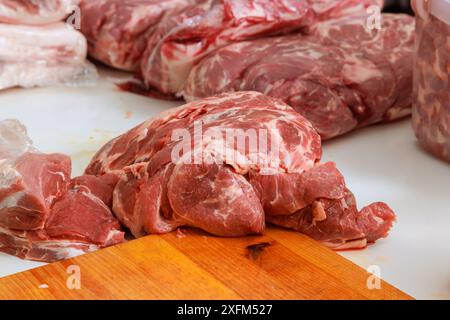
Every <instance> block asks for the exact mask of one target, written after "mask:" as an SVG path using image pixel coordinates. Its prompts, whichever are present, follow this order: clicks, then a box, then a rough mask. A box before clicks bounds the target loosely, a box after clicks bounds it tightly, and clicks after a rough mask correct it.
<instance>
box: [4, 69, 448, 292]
mask: <svg viewBox="0 0 450 320" xmlns="http://www.w3.org/2000/svg"><path fill="white" fill-rule="evenodd" d="M101 75H102V76H101V80H100V81H99V84H98V85H97V86H96V87H90V88H41V89H29V90H25V89H13V90H8V91H4V92H0V120H1V119H6V118H17V119H18V120H20V121H22V122H23V123H24V124H25V125H26V126H27V127H28V131H29V135H30V136H31V138H32V139H33V141H34V143H35V145H36V147H38V148H39V149H40V150H41V151H43V152H62V153H66V154H69V155H70V156H71V157H72V161H73V167H74V175H78V174H81V173H82V171H83V168H84V167H85V166H86V164H87V163H88V162H89V159H90V157H92V155H93V154H94V153H95V152H96V151H97V150H98V149H99V148H100V147H101V146H102V145H103V144H104V143H106V142H107V141H109V140H110V139H111V138H113V137H115V136H117V135H119V134H121V133H123V132H125V131H127V130H128V129H130V128H132V127H133V126H135V125H137V124H139V123H140V122H142V121H144V120H146V119H148V118H150V117H152V116H155V115H157V114H158V113H159V112H160V111H162V110H166V109H167V108H170V107H173V106H177V105H180V104H181V102H169V101H162V100H155V99H151V98H146V97H141V96H138V95H133V94H130V93H126V92H122V91H120V90H118V89H116V87H115V86H114V85H113V82H117V81H120V80H123V79H124V77H126V76H127V75H124V74H122V73H118V72H113V71H109V70H102V71H101ZM324 160H330V161H335V162H336V163H337V164H338V167H339V168H340V170H341V171H342V172H343V173H344V175H345V177H346V179H347V183H348V186H349V187H350V188H351V190H352V191H353V192H354V193H355V195H356V197H357V199H358V203H359V205H360V206H364V205H367V204H369V203H370V202H374V201H385V202H387V203H388V204H389V205H391V206H392V208H393V209H394V210H395V212H396V213H397V215H398V223H397V224H396V225H395V226H394V229H393V230H392V232H391V234H390V236H389V238H387V239H384V240H381V241H379V242H378V243H377V244H375V245H373V246H370V247H369V248H368V249H366V250H360V251H349V252H343V253H341V254H342V255H344V256H345V257H347V258H348V259H350V260H352V261H353V262H355V263H357V264H358V265H360V266H361V267H363V268H367V267H369V266H377V267H378V268H379V270H380V273H381V277H382V278H383V279H385V280H387V281H388V282H390V283H392V284H393V285H395V286H397V287H398V288H399V289H401V290H403V291H405V292H406V293H408V294H410V295H412V296H413V297H415V298H418V299H450V165H449V164H446V163H444V162H442V161H439V160H436V159H434V158H433V157H431V156H429V155H428V154H426V153H424V152H423V151H422V150H421V149H420V148H419V147H418V146H417V144H416V142H415V139H414V135H413V134H412V132H411V129H410V124H409V121H408V120H405V121H401V122H397V123H394V124H389V125H379V126H374V127H371V128H368V129H363V130H360V131H358V132H355V133H352V134H350V135H347V136H345V137H341V138H338V139H335V140H333V141H331V142H327V143H325V144H324ZM40 265H42V264H40V263H35V262H30V261H23V260H20V259H17V258H15V257H11V256H8V255H5V254H2V253H0V277H3V276H6V275H10V274H13V273H17V272H20V271H24V270H28V269H31V268H34V267H37V266H40Z"/></svg>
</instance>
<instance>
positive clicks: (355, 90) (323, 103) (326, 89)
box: [184, 15, 414, 139]
mask: <svg viewBox="0 0 450 320" xmlns="http://www.w3.org/2000/svg"><path fill="white" fill-rule="evenodd" d="M383 17H384V18H383V21H384V22H383V23H384V25H383V28H382V29H381V30H380V31H379V32H376V31H374V32H372V31H367V29H365V27H364V23H365V20H364V19H361V18H360V19H356V20H355V19H338V20H333V21H332V22H331V21H327V22H325V23H324V24H323V25H322V24H319V25H318V26H317V27H316V28H313V30H312V31H311V32H312V34H311V35H310V36H307V37H306V36H301V35H290V36H285V37H275V38H267V39H260V40H253V41H247V42H240V43H236V44H232V45H229V46H227V47H225V48H222V49H220V50H218V51H217V52H215V53H214V54H211V55H210V56H208V57H207V58H205V59H203V60H202V61H201V62H200V63H198V64H197V65H196V66H195V67H194V68H193V70H192V71H191V73H190V76H189V78H188V81H187V85H186V87H185V91H184V97H185V99H187V100H195V99H198V98H202V97H205V96H211V95H214V94H217V93H221V92H229V91H240V90H256V91H259V92H262V93H264V94H267V95H269V96H273V97H276V98H280V99H282V100H283V101H285V102H286V103H288V104H289V105H291V106H292V107H294V109H295V110H296V111H298V112H299V113H300V114H301V115H303V116H304V117H306V118H307V119H308V120H310V121H311V122H312V123H313V125H314V127H315V128H316V129H317V131H318V132H319V134H320V135H321V136H322V138H324V139H329V138H332V137H336V136H338V135H342V134H344V133H346V132H349V131H351V130H354V129H356V128H358V127H362V126H366V125H369V124H373V123H377V122H381V121H387V120H393V119H397V118H399V117H402V116H405V115H408V114H409V113H410V108H409V107H410V104H411V100H410V94H411V91H412V86H411V83H412V68H411V62H412V56H413V55H412V54H413V43H414V21H413V18H411V17H409V16H405V15H400V16H399V15H384V16H383ZM354 39H356V40H354Z"/></svg>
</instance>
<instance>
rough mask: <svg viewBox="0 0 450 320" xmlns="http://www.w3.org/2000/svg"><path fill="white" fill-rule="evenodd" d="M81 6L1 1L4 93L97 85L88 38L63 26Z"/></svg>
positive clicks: (0, 58)
mask: <svg viewBox="0 0 450 320" xmlns="http://www.w3.org/2000/svg"><path fill="white" fill-rule="evenodd" d="M76 3H78V2H77V1H0V90H3V89H8V88H13V87H25V88H30V87H36V86H57V85H64V86H84V85H92V84H94V83H95V81H96V79H97V71H96V69H95V67H94V66H93V65H91V64H90V63H88V62H87V61H86V57H87V44H86V39H85V38H84V36H83V35H82V34H81V33H80V32H78V31H76V30H75V29H73V28H72V27H71V26H69V25H68V24H65V23H63V22H61V20H62V19H63V18H64V17H65V16H67V14H68V13H69V12H68V8H69V7H71V6H72V5H74V4H76ZM5 17H9V18H5Z"/></svg>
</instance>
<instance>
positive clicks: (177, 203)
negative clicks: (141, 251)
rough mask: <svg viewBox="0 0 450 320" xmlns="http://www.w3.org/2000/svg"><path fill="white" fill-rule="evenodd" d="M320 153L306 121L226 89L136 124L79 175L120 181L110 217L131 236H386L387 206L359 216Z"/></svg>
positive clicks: (361, 243)
mask: <svg viewBox="0 0 450 320" xmlns="http://www.w3.org/2000/svg"><path fill="white" fill-rule="evenodd" d="M230 137H231V138H230ZM250 141H253V142H254V143H253V144H252V143H251V142H250ZM255 142H256V144H255ZM321 152H322V150H321V139H320V136H319V135H318V134H317V133H316V131H315V130H314V129H313V127H312V125H311V124H310V123H309V122H308V121H307V120H306V119H305V118H303V117H302V116H301V115H300V114H299V113H297V112H295V110H293V109H292V108H291V107H289V106H288V105H286V104H284V103H283V102H282V101H281V100H277V99H273V98H270V97H267V96H264V95H262V94H260V93H257V92H235V93H229V94H222V95H218V96H215V97H210V98H207V99H204V100H199V101H196V102H192V103H189V104H187V105H185V106H182V107H180V108H177V109H173V110H170V111H168V112H166V113H163V114H162V115H161V116H159V117H157V118H155V119H151V120H149V121H147V122H144V123H143V124H141V125H139V126H137V127H136V128H134V129H132V130H130V131H129V132H127V133H125V134H124V135H122V136H120V137H118V138H116V139H114V140H112V141H111V142H109V143H108V144H107V145H105V146H104V147H103V148H102V149H101V150H100V151H99V152H98V153H97V155H96V156H95V157H94V158H93V159H92V161H91V163H90V165H89V166H88V168H87V169H86V174H88V175H96V176H99V177H102V176H103V175H116V176H117V177H118V178H119V182H118V184H117V185H116V187H115V190H114V196H113V211H114V213H115V215H116V216H117V217H118V219H119V220H120V221H121V223H122V224H124V225H125V226H127V227H128V228H130V230H131V232H132V233H133V235H135V236H136V237H139V236H143V235H145V234H149V233H166V232H170V231H173V230H175V229H176V228H178V227H180V226H191V227H198V228H201V229H203V230H205V231H207V232H209V233H212V234H215V235H219V236H243V235H247V234H254V233H262V232H263V231H264V226H265V221H268V222H271V223H274V224H277V225H280V226H283V227H287V228H292V229H295V230H298V231H300V232H302V233H305V234H307V235H309V236H311V237H313V238H315V239H317V240H319V241H321V242H323V243H325V244H326V245H328V246H330V247H333V248H335V249H346V248H362V247H365V246H366V244H367V242H374V241H376V240H377V239H379V238H381V237H385V236H386V235H387V233H388V231H389V229H390V227H391V225H392V223H393V221H394V219H395V214H394V213H393V212H392V210H391V209H390V208H389V207H388V206H387V205H385V204H383V203H376V204H372V205H370V206H368V207H366V208H364V209H363V210H362V211H358V210H357V208H356V205H355V199H354V197H353V195H352V194H351V192H350V191H349V190H348V189H347V188H346V186H345V182H344V178H343V177H342V175H341V174H340V173H339V171H338V170H337V169H336V167H335V165H334V164H333V163H320V158H321Z"/></svg>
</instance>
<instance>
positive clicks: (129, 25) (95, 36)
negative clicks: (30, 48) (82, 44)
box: [80, 0, 192, 71]
mask: <svg viewBox="0 0 450 320" xmlns="http://www.w3.org/2000/svg"><path fill="white" fill-rule="evenodd" d="M191 2H192V0H126V1H124V0H81V2H80V9H81V18H82V19H81V31H82V32H83V34H84V35H85V36H86V37H87V39H88V45H89V54H90V56H92V57H93V58H95V59H97V60H99V61H101V62H103V63H105V64H108V65H110V66H113V67H115V68H118V69H122V70H128V71H137V70H138V67H139V64H140V61H141V56H142V53H143V52H144V50H145V48H146V46H147V42H148V39H149V38H150V37H151V35H152V34H153V32H154V30H155V28H156V26H157V25H158V23H159V22H160V21H161V20H162V19H163V18H164V17H165V16H166V15H168V14H169V13H170V12H171V11H172V10H179V11H181V10H183V9H184V8H186V7H187V6H188V4H190V3H191Z"/></svg>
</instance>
